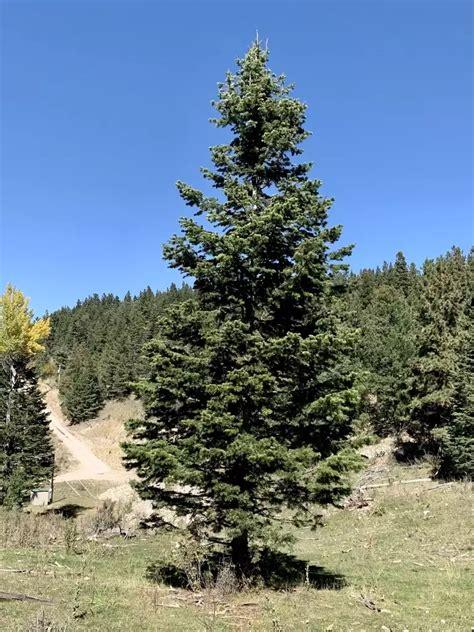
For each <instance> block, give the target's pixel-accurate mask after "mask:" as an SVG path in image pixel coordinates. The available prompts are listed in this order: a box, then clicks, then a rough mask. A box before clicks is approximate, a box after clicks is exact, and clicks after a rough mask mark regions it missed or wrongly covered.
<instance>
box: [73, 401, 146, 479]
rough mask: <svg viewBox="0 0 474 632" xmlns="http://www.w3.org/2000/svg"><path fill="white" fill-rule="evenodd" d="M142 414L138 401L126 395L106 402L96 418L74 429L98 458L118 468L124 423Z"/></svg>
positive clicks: (120, 458)
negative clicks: (124, 397)
mask: <svg viewBox="0 0 474 632" xmlns="http://www.w3.org/2000/svg"><path fill="white" fill-rule="evenodd" d="M142 416H143V406H142V404H141V403H140V401H138V400H137V399H135V398H134V397H128V398H127V399H124V400H122V401H110V402H107V403H106V404H105V406H104V407H103V408H102V410H101V411H100V413H99V415H98V416H97V417H96V418H94V419H91V420H90V421H87V422H85V423H82V424H78V425H76V426H75V427H74V431H75V432H76V434H77V435H78V436H80V437H82V438H83V439H84V441H85V442H86V443H87V444H88V445H89V447H90V448H91V450H92V451H93V452H94V454H95V455H96V456H97V457H98V458H99V459H101V460H102V461H104V463H107V465H110V467H112V468H113V469H114V470H120V469H122V468H123V465H122V450H121V448H120V444H121V443H122V442H123V441H125V439H126V438H127V434H126V431H125V423H126V422H127V421H128V420H129V419H136V418H140V417H142Z"/></svg>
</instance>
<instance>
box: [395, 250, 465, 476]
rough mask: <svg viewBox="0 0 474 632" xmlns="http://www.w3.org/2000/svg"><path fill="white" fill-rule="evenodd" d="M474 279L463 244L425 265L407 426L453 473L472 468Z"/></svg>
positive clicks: (446, 468)
mask: <svg viewBox="0 0 474 632" xmlns="http://www.w3.org/2000/svg"><path fill="white" fill-rule="evenodd" d="M472 282H473V275H472V263H471V259H470V258H469V259H468V258H466V257H465V256H464V255H463V253H462V251H461V250H460V249H459V248H453V249H452V250H451V251H450V252H449V253H448V254H447V255H445V256H444V257H439V258H438V259H437V260H436V261H427V262H426V263H425V265H424V275H423V293H422V298H421V301H420V314H419V320H420V323H421V327H420V331H419V336H418V357H417V359H416V360H415V363H414V365H413V373H412V380H411V388H410V396H411V402H410V418H409V421H408V425H407V430H408V432H409V433H410V435H411V436H412V437H413V438H414V439H415V441H416V443H417V446H418V447H419V449H420V450H423V451H426V452H430V453H432V454H435V455H438V456H439V458H440V463H441V471H442V472H443V473H444V474H447V473H448V472H449V474H450V475H456V474H458V475H465V474H466V473H467V470H466V463H467V461H468V460H469V457H468V455H467V452H468V451H469V450H470V449H471V448H472V434H471V433H472V423H473V422H472V389H471V388H470V386H469V384H470V381H471V380H472V340H471V338H472V307H471V306H472ZM461 444H463V446H461ZM456 454H457V456H456ZM470 459H471V467H472V455H471V456H470ZM443 460H444V463H443ZM461 463H464V465H461ZM471 475H472V471H471Z"/></svg>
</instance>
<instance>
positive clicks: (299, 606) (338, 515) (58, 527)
mask: <svg viewBox="0 0 474 632" xmlns="http://www.w3.org/2000/svg"><path fill="white" fill-rule="evenodd" d="M391 474H392V475H393V476H394V477H395V478H405V479H407V478H417V477H421V476H423V475H424V470H423V468H398V469H395V470H393V471H392V472H391ZM434 487H435V484H433V483H428V484H426V483H422V484H415V485H396V486H393V487H384V488H379V489H371V490H369V491H370V496H371V497H372V498H373V501H372V502H371V503H370V504H369V506H368V507H366V508H363V509H355V510H348V509H344V510H336V509H333V510H331V511H330V512H328V514H327V515H326V516H325V518H324V521H325V525H324V527H322V528H319V529H317V530H316V531H310V530H304V529H303V530H300V531H298V532H297V544H296V548H295V552H296V553H297V554H298V555H299V556H301V557H302V558H304V559H306V560H308V561H309V562H313V563H314V564H317V565H318V566H322V567H324V568H325V569H326V570H327V571H329V572H332V573H335V574H340V575H342V576H344V578H345V581H346V586H345V587H344V588H342V589H340V590H330V589H324V590H317V589H313V588H307V587H305V586H302V587H300V588H297V589H295V590H291V591H271V590H268V589H262V590H259V591H248V592H245V593H241V594H238V595H231V596H226V597H223V596H222V595H218V594H217V593H216V592H215V591H210V590H205V591H203V592H202V593H198V594H196V593H191V592H188V591H181V590H171V589H169V588H167V587H165V586H157V585H154V584H152V583H150V582H149V581H147V580H146V579H145V569H146V567H147V565H148V563H150V562H153V561H154V560H157V559H162V558H163V557H168V556H169V555H170V552H171V551H172V550H173V547H175V545H176V537H175V536H172V535H169V534H163V535H158V536H150V537H143V538H142V537H138V538H136V539H133V540H129V541H127V540H122V539H119V538H115V539H111V540H107V541H99V542H93V541H87V540H85V539H80V540H79V541H78V542H77V543H76V545H75V548H76V551H75V552H74V551H71V550H69V551H68V550H67V547H66V545H65V543H64V540H65V538H66V540H68V539H69V541H70V539H71V538H70V535H69V537H67V533H66V532H65V529H68V528H70V527H71V523H65V522H64V520H62V519H61V518H60V517H58V516H57V515H47V516H25V517H23V518H22V519H23V520H25V521H30V522H31V521H33V523H34V521H40V522H39V523H38V524H37V525H36V531H35V530H34V528H33V527H32V526H31V525H26V523H25V525H23V527H21V529H19V530H17V532H15V533H14V532H13V531H12V529H11V527H9V526H8V524H9V523H8V521H9V520H10V521H11V519H12V518H11V516H10V517H9V516H8V515H7V514H0V545H1V546H2V547H3V548H2V550H1V563H0V567H1V568H2V569H23V570H26V571H28V572H25V573H12V572H8V571H7V572H4V571H2V572H1V573H0V582H1V588H0V590H3V591H11V592H19V593H26V594H29V595H33V596H37V597H49V598H50V599H51V600H52V604H44V605H41V604H37V603H28V602H21V603H13V602H4V603H2V604H1V605H0V609H1V610H0V621H1V624H0V628H1V629H2V630H7V631H15V630H21V631H23V630H28V629H31V630H47V629H51V630H68V631H70V630H95V631H107V632H108V631H113V630H124V631H127V632H129V631H130V632H134V631H142V630H143V631H148V630H150V631H151V630H153V631H155V630H159V631H167V630H169V631H176V630H186V631H188V630H189V631H194V630H256V631H260V630H261V631H263V630H269V631H270V630H272V631H279V630H281V631H287V630H315V631H319V630H333V631H349V630H354V631H362V630H378V631H380V630H385V632H386V630H387V629H389V630H392V631H395V630H397V631H398V630H400V631H401V630H409V632H414V631H428V630H432V631H433V632H438V631H440V630H441V631H442V630H447V631H448V630H449V631H454V630H459V631H461V630H463V631H464V630H470V628H471V625H472V621H474V617H473V612H472V608H471V605H470V597H469V588H470V576H471V575H472V570H473V568H472V558H473V552H472V543H471V542H470V534H469V525H470V524H471V519H472V515H471V512H472V492H471V489H470V486H469V485H467V484H462V483H458V484H455V485H448V486H444V487H440V488H439V489H438V488H437V489H436V490H433V489H432V488H434ZM95 491H96V490H95V489H94V490H93V493H95ZM97 491H98V490H97ZM78 500H79V499H78ZM85 502H86V501H85ZM87 502H88V501H87ZM87 511H90V510H88V509H87V508H86V509H85V514H87ZM85 514H83V516H84V515H85ZM22 529H23V531H22ZM373 608H375V609H373ZM42 611H44V619H45V620H47V621H50V622H54V623H55V624H56V626H57V627H51V628H48V627H46V626H45V625H43V626H42V627H41V625H39V624H38V625H36V627H35V621H36V619H37V617H38V615H39V614H40V613H41V612H42ZM41 616H43V615H40V618H41ZM383 626H385V627H383Z"/></svg>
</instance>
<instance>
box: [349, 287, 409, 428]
mask: <svg viewBox="0 0 474 632" xmlns="http://www.w3.org/2000/svg"><path fill="white" fill-rule="evenodd" d="M404 291H405V288H400V289H396V288H395V287H393V286H391V285H380V286H379V287H377V288H376V289H375V290H374V292H373V294H372V297H371V300H370V302H368V303H367V304H366V306H365V308H364V309H363V310H360V311H359V312H358V319H357V321H358V323H357V324H358V325H359V327H360V330H361V332H360V337H359V341H358V344H357V347H356V357H355V362H356V363H357V364H360V369H361V370H362V371H363V372H364V375H365V380H364V386H365V391H366V397H365V398H364V400H365V410H366V411H367V413H368V414H369V418H370V420H371V422H372V426H373V429H374V430H375V431H376V432H377V433H378V434H379V435H381V436H387V435H391V434H394V433H398V432H400V430H401V428H402V427H403V424H404V422H405V420H406V416H407V413H408V410H407V405H408V401H407V389H408V383H409V378H410V371H411V366H412V364H413V362H414V359H415V354H416V342H415V341H416V328H417V321H416V318H415V315H414V313H413V310H412V308H411V307H410V305H409V303H408V301H407V299H406V296H405V294H404Z"/></svg>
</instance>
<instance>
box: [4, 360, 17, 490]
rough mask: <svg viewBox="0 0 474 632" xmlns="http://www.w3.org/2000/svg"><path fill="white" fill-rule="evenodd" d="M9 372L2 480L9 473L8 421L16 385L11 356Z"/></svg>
mask: <svg viewBox="0 0 474 632" xmlns="http://www.w3.org/2000/svg"><path fill="white" fill-rule="evenodd" d="M9 360H10V362H9V373H10V388H9V390H8V398H7V410H6V413H5V444H4V446H3V449H4V452H5V460H4V463H3V468H2V469H3V471H2V475H3V478H4V480H6V479H7V478H8V476H9V475H10V474H11V471H10V456H11V450H10V447H11V445H10V444H11V435H10V423H11V418H12V408H13V393H14V391H15V386H16V370H15V364H14V360H13V358H10V359H9Z"/></svg>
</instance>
